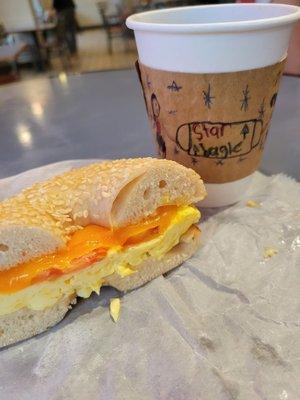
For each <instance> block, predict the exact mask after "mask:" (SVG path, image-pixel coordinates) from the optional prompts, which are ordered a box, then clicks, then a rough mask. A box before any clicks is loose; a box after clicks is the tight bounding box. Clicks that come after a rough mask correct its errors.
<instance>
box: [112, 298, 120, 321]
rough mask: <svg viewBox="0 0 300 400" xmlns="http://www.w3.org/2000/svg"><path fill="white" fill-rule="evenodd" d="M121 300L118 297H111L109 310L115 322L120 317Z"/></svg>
mask: <svg viewBox="0 0 300 400" xmlns="http://www.w3.org/2000/svg"><path fill="white" fill-rule="evenodd" d="M120 310H121V302H120V299H117V298H115V299H111V300H110V305H109V312H110V315H111V317H112V319H113V321H114V322H117V321H118V319H119V317H120Z"/></svg>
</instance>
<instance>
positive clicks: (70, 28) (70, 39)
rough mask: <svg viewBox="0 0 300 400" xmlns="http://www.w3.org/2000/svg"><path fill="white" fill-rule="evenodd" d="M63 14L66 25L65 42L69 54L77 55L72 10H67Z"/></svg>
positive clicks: (73, 11)
mask: <svg viewBox="0 0 300 400" xmlns="http://www.w3.org/2000/svg"><path fill="white" fill-rule="evenodd" d="M64 12H65V23H66V41H67V45H68V48H69V50H70V53H71V54H76V53H77V40H76V30H77V26H76V18H75V10H74V8H68V9H66V10H64Z"/></svg>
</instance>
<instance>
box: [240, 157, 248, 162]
mask: <svg viewBox="0 0 300 400" xmlns="http://www.w3.org/2000/svg"><path fill="white" fill-rule="evenodd" d="M245 160H247V157H240V158H239V159H238V162H239V163H240V162H243V161H245Z"/></svg>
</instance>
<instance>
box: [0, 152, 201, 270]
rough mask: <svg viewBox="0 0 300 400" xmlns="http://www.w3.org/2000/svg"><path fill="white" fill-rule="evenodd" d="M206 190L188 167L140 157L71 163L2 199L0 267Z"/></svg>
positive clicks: (193, 198) (196, 198)
mask: <svg viewBox="0 0 300 400" xmlns="http://www.w3.org/2000/svg"><path fill="white" fill-rule="evenodd" d="M205 195H206V192H205V189H204V185H203V182H202V180H201V178H200V177H199V175H198V174H197V173H196V172H194V171H193V170H192V169H189V168H186V167H184V166H182V165H180V164H178V163H176V162H174V161H169V160H159V159H154V158H139V159H126V160H115V161H108V162H103V163H99V164H91V165H88V166H85V167H82V168H77V169H73V170H71V171H69V172H66V173H64V174H62V175H59V176H56V177H54V178H52V179H50V180H48V181H45V182H42V183H37V184H35V185H33V186H32V187H31V188H29V189H25V190H24V191H22V192H21V193H20V194H19V195H17V196H15V197H12V198H10V199H7V200H5V201H3V202H1V203H0V270H4V269H8V268H10V267H12V266H15V265H16V264H18V263H21V262H25V261H28V260H31V259H33V258H34V257H38V256H40V255H44V254H47V253H51V252H54V251H56V250H57V249H59V248H61V247H63V246H64V245H65V244H66V242H67V240H68V239H69V237H70V234H72V233H73V232H75V231H76V230H78V229H80V228H81V227H83V226H86V225H88V224H97V225H102V226H105V227H121V226H125V225H128V224H130V223H133V222H137V221H139V220H141V219H144V218H145V217H147V216H148V215H150V214H152V213H153V212H155V210H156V209H157V208H158V207H159V206H162V205H165V204H176V205H187V204H191V203H195V202H197V201H200V200H202V199H203V198H204V197H205Z"/></svg>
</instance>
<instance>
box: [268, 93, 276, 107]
mask: <svg viewBox="0 0 300 400" xmlns="http://www.w3.org/2000/svg"><path fill="white" fill-rule="evenodd" d="M276 100H277V93H274V94H273V96H272V97H271V100H270V107H271V108H273V107H274V106H275V103H276Z"/></svg>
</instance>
